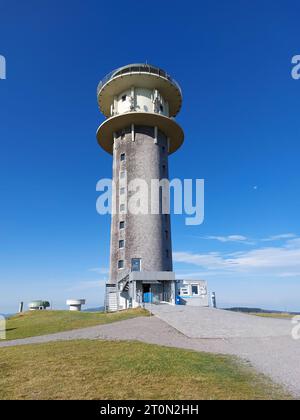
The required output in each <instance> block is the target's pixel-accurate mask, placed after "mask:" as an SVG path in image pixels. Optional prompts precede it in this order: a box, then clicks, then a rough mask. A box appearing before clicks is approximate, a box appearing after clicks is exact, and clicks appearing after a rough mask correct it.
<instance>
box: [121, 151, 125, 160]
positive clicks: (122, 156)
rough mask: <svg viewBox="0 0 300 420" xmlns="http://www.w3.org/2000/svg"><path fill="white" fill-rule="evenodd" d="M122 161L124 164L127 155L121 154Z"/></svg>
mask: <svg viewBox="0 0 300 420" xmlns="http://www.w3.org/2000/svg"><path fill="white" fill-rule="evenodd" d="M120 161H121V162H124V161H125V153H121V155H120Z"/></svg>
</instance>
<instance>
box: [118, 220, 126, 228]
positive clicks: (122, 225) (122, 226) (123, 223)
mask: <svg viewBox="0 0 300 420" xmlns="http://www.w3.org/2000/svg"><path fill="white" fill-rule="evenodd" d="M119 227H120V229H125V222H124V221H122V222H120V226H119Z"/></svg>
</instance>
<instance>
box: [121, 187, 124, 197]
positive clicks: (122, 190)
mask: <svg viewBox="0 0 300 420" xmlns="http://www.w3.org/2000/svg"><path fill="white" fill-rule="evenodd" d="M120 194H121V195H123V194H125V187H122V188H120Z"/></svg>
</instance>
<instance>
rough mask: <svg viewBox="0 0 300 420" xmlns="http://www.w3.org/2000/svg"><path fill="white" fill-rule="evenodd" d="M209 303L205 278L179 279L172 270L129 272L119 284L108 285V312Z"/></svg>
mask: <svg viewBox="0 0 300 420" xmlns="http://www.w3.org/2000/svg"><path fill="white" fill-rule="evenodd" d="M149 303H151V304H161V303H166V304H169V305H193V306H209V302H208V291H207V283H206V281H204V280H176V278H175V273H174V272H170V271H139V272H131V273H128V274H127V275H126V276H125V277H123V278H122V279H121V280H120V281H118V283H116V284H109V283H108V284H106V289H105V303H104V307H105V311H108V312H116V311H119V310H125V309H130V308H139V307H145V305H146V304H149Z"/></svg>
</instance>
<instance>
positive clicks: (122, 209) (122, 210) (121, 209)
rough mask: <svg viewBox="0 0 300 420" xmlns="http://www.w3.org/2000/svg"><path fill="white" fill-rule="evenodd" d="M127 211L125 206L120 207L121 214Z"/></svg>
mask: <svg viewBox="0 0 300 420" xmlns="http://www.w3.org/2000/svg"><path fill="white" fill-rule="evenodd" d="M124 211H125V204H121V205H120V212H121V213H123V212H124Z"/></svg>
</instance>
